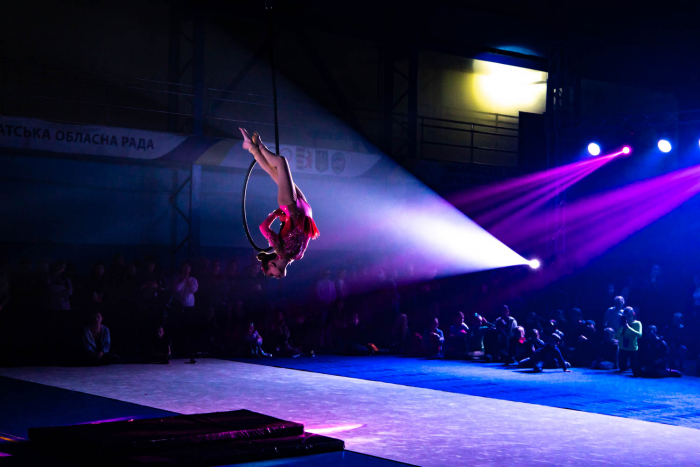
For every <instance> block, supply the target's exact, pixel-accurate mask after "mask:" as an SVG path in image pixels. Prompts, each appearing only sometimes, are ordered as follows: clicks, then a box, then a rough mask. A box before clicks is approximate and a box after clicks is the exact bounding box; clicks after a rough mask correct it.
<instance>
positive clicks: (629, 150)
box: [622, 146, 632, 154]
mask: <svg viewBox="0 0 700 467" xmlns="http://www.w3.org/2000/svg"><path fill="white" fill-rule="evenodd" d="M630 152H632V149H630V147H629V146H625V147H624V148H622V154H629V153H630Z"/></svg>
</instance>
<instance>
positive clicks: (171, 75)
mask: <svg viewBox="0 0 700 467" xmlns="http://www.w3.org/2000/svg"><path fill="white" fill-rule="evenodd" d="M169 20H170V21H169V23H170V24H169V29H168V49H169V50H168V82H170V83H179V82H180V77H181V76H182V71H181V66H180V60H181V53H182V48H181V47H180V45H181V44H180V42H181V39H182V2H181V1H177V0H175V1H173V2H171V3H170V18H169ZM168 91H169V92H171V93H172V94H168V131H169V132H171V133H176V132H178V130H179V128H178V115H177V114H178V113H179V112H180V105H179V104H180V96H179V95H177V94H175V93H176V92H178V91H180V87H179V86H177V85H175V84H171V85H169V86H168Z"/></svg>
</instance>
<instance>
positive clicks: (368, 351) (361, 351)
mask: <svg viewBox="0 0 700 467" xmlns="http://www.w3.org/2000/svg"><path fill="white" fill-rule="evenodd" d="M343 346H344V347H345V354H346V355H359V356H364V355H373V354H375V353H378V352H379V349H378V348H377V347H376V346H375V345H374V344H372V343H371V342H370V341H369V338H368V337H367V332H366V331H365V328H364V327H362V326H361V325H360V315H358V314H357V313H353V314H351V315H350V321H349V322H348V324H347V326H346V327H345V332H344V333H343Z"/></svg>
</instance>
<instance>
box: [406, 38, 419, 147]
mask: <svg viewBox="0 0 700 467" xmlns="http://www.w3.org/2000/svg"><path fill="white" fill-rule="evenodd" d="M407 155H408V159H409V160H415V159H417V158H418V46H417V45H415V44H414V45H411V50H410V51H409V57H408V154H407Z"/></svg>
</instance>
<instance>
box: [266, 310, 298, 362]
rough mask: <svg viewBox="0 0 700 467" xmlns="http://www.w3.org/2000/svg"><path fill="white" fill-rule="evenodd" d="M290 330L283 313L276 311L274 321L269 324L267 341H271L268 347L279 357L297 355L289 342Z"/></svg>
mask: <svg viewBox="0 0 700 467" xmlns="http://www.w3.org/2000/svg"><path fill="white" fill-rule="evenodd" d="M290 337H291V332H290V331H289V326H287V322H286V321H285V319H284V313H282V312H281V311H278V312H277V313H276V316H275V319H274V321H273V322H272V323H271V324H270V333H269V336H268V341H270V342H272V345H270V347H269V349H271V350H272V351H273V353H274V354H275V355H278V356H280V357H289V356H298V353H297V352H295V351H294V349H292V346H291V344H290Z"/></svg>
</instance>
